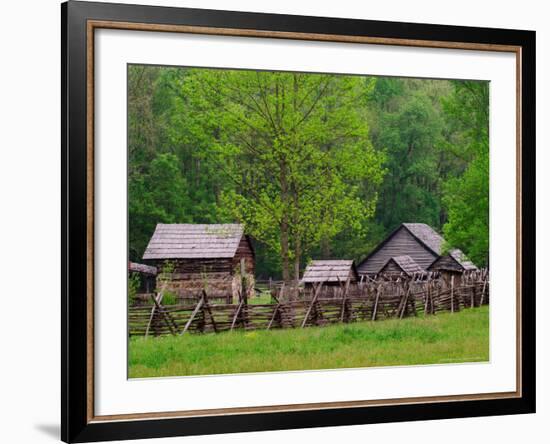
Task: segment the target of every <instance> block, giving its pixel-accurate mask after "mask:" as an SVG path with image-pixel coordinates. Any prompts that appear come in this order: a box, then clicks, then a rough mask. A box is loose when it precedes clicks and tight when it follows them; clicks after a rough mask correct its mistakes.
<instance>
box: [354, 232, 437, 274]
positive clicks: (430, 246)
mask: <svg viewBox="0 0 550 444" xmlns="http://www.w3.org/2000/svg"><path fill="white" fill-rule="evenodd" d="M402 229H405V230H407V232H409V233H410V234H411V236H412V237H413V238H415V239H416V240H417V241H418V243H419V244H420V245H422V247H423V248H425V249H426V250H428V251H429V252H431V254H432V255H433V256H434V257H438V256H439V255H440V254H441V250H442V247H443V244H444V242H445V239H443V237H441V235H440V234H439V233H437V231H435V230H434V229H433V228H432V227H430V226H429V225H427V224H423V223H412V222H404V223H402V224H401V225H399V226H398V227H397V228H396V229H395V230H393V231H392V232H391V233H390V234H389V235H388V237H386V239H384V240H383V241H382V242H380V243H379V244H378V245H377V246H376V248H375V249H374V250H372V251H371V252H370V253H369V254H368V255H367V257H366V258H365V259H363V260H362V261H361V262H360V263H359V266H358V267H359V270H361V269H362V268H363V266H364V264H365V263H367V262H368V261H369V259H371V258H372V257H373V256H374V255H375V254H376V253H377V252H378V251H379V250H381V249H382V248H383V247H384V246H385V245H386V244H387V243H388V242H389V241H390V240H391V239H392V238H393V237H394V236H395V235H396V234H397V233H398V232H399V231H400V230H402ZM381 268H382V267H380V268H379V270H380V269H381ZM377 271H378V270H377Z"/></svg>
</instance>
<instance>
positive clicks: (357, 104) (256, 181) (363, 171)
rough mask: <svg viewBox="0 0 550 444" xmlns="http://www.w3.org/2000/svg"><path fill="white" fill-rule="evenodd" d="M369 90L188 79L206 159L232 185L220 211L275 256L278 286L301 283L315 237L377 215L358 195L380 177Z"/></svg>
mask: <svg viewBox="0 0 550 444" xmlns="http://www.w3.org/2000/svg"><path fill="white" fill-rule="evenodd" d="M373 85H374V81H372V80H371V81H369V82H367V83H366V81H365V79H362V78H359V77H352V76H334V75H313V74H301V73H278V72H251V71H204V70H200V71H199V70H197V71H195V72H193V73H192V74H191V75H190V76H189V78H188V82H187V83H186V86H185V88H186V94H187V96H188V97H193V100H194V101H195V104H196V105H197V104H202V105H204V106H203V109H202V113H205V114H208V116H209V118H208V120H209V127H210V130H211V131H212V134H213V135H214V139H213V142H212V146H211V155H212V156H213V157H214V158H215V159H217V161H218V166H219V169H220V173H221V174H224V175H225V176H227V177H228V178H230V181H231V182H232V183H233V187H230V188H227V189H226V190H224V191H223V192H222V194H221V203H222V206H223V208H224V209H225V211H226V213H227V214H229V215H231V216H232V217H234V218H235V219H237V220H240V221H242V222H244V223H245V224H246V226H247V230H248V231H249V232H250V233H251V234H252V235H253V236H254V237H255V238H256V239H258V240H260V241H262V242H263V243H265V244H267V245H268V246H269V247H270V248H271V249H272V250H274V251H276V252H277V253H278V254H279V255H280V260H281V265H282V275H283V279H284V280H285V281H289V280H290V279H291V275H292V274H293V277H294V278H295V279H298V278H299V272H300V263H301V260H302V259H303V257H304V255H307V253H308V252H309V251H310V249H311V248H312V246H314V245H317V244H318V243H319V242H320V240H321V239H331V238H333V237H334V236H335V235H337V234H338V233H340V232H342V231H343V230H346V229H354V230H360V229H362V228H365V227H366V222H367V221H368V220H369V218H371V217H372V216H373V214H374V209H375V204H376V194H373V195H372V196H371V197H370V198H369V199H365V198H362V197H361V196H360V193H359V188H360V187H361V186H362V185H363V184H364V183H365V182H369V183H370V184H371V185H372V186H376V185H377V184H379V183H380V181H381V179H382V177H383V168H382V162H383V156H382V155H381V153H380V152H377V151H376V150H374V149H373V147H372V145H371V143H370V141H369V138H368V125H367V119H366V108H367V93H368V92H369V90H370V89H372V87H373ZM292 262H293V263H294V266H293V267H292V266H291V263H292ZM292 268H294V270H293V271H294V272H293V273H291V271H292Z"/></svg>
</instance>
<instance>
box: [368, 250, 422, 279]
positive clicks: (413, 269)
mask: <svg viewBox="0 0 550 444" xmlns="http://www.w3.org/2000/svg"><path fill="white" fill-rule="evenodd" d="M423 272H424V270H423V269H422V267H421V266H420V265H418V264H417V263H416V262H415V261H414V260H413V259H412V258H411V257H410V256H407V255H403V256H394V257H392V258H390V259H389V260H388V262H386V264H385V265H384V266H383V267H382V269H381V270H380V272H379V273H378V274H379V275H384V276H400V275H403V274H404V275H406V276H408V277H411V276H413V275H414V274H418V273H423Z"/></svg>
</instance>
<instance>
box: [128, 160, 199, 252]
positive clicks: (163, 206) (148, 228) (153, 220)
mask: <svg viewBox="0 0 550 444" xmlns="http://www.w3.org/2000/svg"><path fill="white" fill-rule="evenodd" d="M178 165H179V161H178V158H177V157H176V156H175V155H173V154H167V153H166V154H165V153H159V154H157V155H156V156H155V158H154V159H153V160H152V162H151V163H150V164H149V165H148V168H147V171H145V172H143V173H141V174H136V175H135V177H131V178H130V180H129V187H128V196H129V205H128V212H129V232H130V235H129V236H130V245H131V249H130V256H131V257H136V256H137V257H139V253H140V252H143V251H144V249H145V247H146V245H147V242H148V241H149V239H150V237H151V235H152V233H153V231H154V229H155V226H156V224H157V223H176V222H177V223H185V222H191V221H192V219H191V218H190V217H189V215H188V213H187V208H188V206H189V204H190V201H189V197H188V195H187V182H186V180H185V177H184V176H183V175H182V174H181V171H180V170H179V166H178Z"/></svg>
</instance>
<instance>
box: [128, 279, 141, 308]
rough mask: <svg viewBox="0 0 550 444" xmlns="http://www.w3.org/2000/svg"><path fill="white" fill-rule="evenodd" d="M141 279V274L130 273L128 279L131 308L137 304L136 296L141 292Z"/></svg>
mask: <svg viewBox="0 0 550 444" xmlns="http://www.w3.org/2000/svg"><path fill="white" fill-rule="evenodd" d="M140 284H141V279H140V277H139V273H130V276H129V277H128V305H129V306H130V307H131V306H133V305H135V303H136V294H137V292H138V290H139V286H140Z"/></svg>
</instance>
